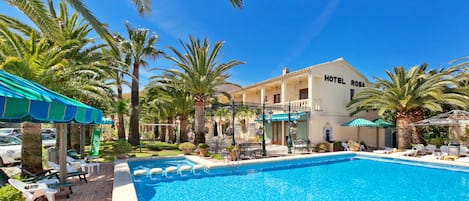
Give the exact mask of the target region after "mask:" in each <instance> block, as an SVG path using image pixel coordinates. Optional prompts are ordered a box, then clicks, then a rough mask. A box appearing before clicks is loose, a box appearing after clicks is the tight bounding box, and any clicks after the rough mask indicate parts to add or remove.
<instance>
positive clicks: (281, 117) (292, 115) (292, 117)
mask: <svg viewBox="0 0 469 201" xmlns="http://www.w3.org/2000/svg"><path fill="white" fill-rule="evenodd" d="M296 114H298V115H297V116H298V119H301V117H302V116H304V115H305V114H306V112H298V113H296ZM264 118H265V120H266V121H268V120H269V115H267V114H266V115H265V116H264ZM290 120H291V121H295V120H297V119H296V118H295V113H290ZM256 121H261V122H262V117H260V118H259V117H258V118H257V119H256ZM270 121H272V122H280V121H288V113H282V114H273V115H272V119H271V120H270Z"/></svg>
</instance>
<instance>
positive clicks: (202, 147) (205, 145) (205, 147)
mask: <svg viewBox="0 0 469 201" xmlns="http://www.w3.org/2000/svg"><path fill="white" fill-rule="evenodd" d="M208 147H209V146H208V144H205V143H200V144H199V149H207V148H208Z"/></svg>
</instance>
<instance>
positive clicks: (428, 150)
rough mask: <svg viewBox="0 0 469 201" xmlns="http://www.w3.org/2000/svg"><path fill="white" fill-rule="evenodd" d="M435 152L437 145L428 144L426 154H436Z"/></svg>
mask: <svg viewBox="0 0 469 201" xmlns="http://www.w3.org/2000/svg"><path fill="white" fill-rule="evenodd" d="M435 150H436V145H433V144H428V145H427V146H425V152H426V153H433V152H435Z"/></svg>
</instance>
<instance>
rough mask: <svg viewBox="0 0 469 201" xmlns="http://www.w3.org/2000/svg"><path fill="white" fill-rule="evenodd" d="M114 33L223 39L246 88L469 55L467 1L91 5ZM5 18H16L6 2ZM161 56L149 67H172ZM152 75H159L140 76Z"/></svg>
mask: <svg viewBox="0 0 469 201" xmlns="http://www.w3.org/2000/svg"><path fill="white" fill-rule="evenodd" d="M84 3H85V4H86V5H87V6H88V8H89V9H90V10H91V11H92V12H93V13H94V15H95V16H96V17H97V18H98V19H99V20H100V21H102V22H103V23H105V24H108V25H109V29H110V30H111V31H113V32H119V33H121V34H124V35H125V33H126V32H125V26H124V23H125V22H126V21H128V22H129V23H130V24H131V25H132V26H134V27H140V28H148V29H150V30H152V31H153V32H154V33H155V34H157V35H158V36H159V39H160V40H159V42H158V43H157V47H158V48H161V49H162V50H163V51H167V52H169V51H168V49H167V47H168V46H173V47H176V48H178V49H180V45H179V43H178V39H182V40H184V41H187V39H188V35H189V34H192V35H193V36H196V37H199V38H204V37H208V38H209V39H210V41H211V42H212V43H213V42H215V41H225V45H224V48H223V49H222V52H223V57H222V60H223V61H227V60H229V59H236V60H240V61H244V62H246V64H244V65H241V66H237V67H235V68H234V69H233V70H232V71H231V72H230V73H231V75H232V76H231V78H230V79H229V80H230V81H232V82H235V83H238V84H241V85H243V86H246V85H249V84H252V83H255V82H259V81H262V80H265V79H268V78H271V77H274V76H278V75H280V74H281V70H282V68H283V67H289V69H290V71H294V70H297V69H301V68H304V67H307V66H310V65H314V64H318V63H321V62H326V61H330V60H334V59H336V58H339V57H343V58H345V60H346V61H348V62H349V63H350V64H351V65H352V66H354V67H355V68H357V70H359V71H360V72H362V73H363V74H364V75H365V76H366V77H367V78H368V79H369V80H370V81H372V80H373V79H372V77H373V76H377V77H380V78H384V77H385V74H384V71H385V70H386V69H389V70H390V69H392V68H393V67H394V66H405V67H410V66H412V65H418V64H421V63H428V64H429V65H430V67H431V68H438V67H446V66H448V62H450V61H451V60H453V59H456V58H460V57H463V56H468V55H469V34H468V31H469V12H468V10H469V1H463V0H453V1H436V0H434V1H426V0H412V1H407V0H393V1H372V0H353V1H345V0H342V1H341V0H332V1H324V0H318V1H311V0H287V1H285V0H283V1H280V0H246V1H245V7H244V8H243V9H241V10H239V9H234V8H232V7H231V6H230V4H229V3H228V0H153V7H152V13H151V15H149V16H145V17H140V16H138V15H137V12H136V11H135V9H134V7H133V5H132V4H131V3H130V0H119V1H116V0H98V1H96V0H85V1H84ZM0 6H1V7H0V13H12V9H11V8H8V7H7V6H6V4H5V3H3V2H1V3H0ZM171 65H172V64H171V63H169V62H168V61H166V60H165V59H163V58H160V59H159V60H157V61H156V62H151V64H150V66H149V67H160V68H161V67H162V68H168V67H171ZM141 72H142V74H141V78H142V79H143V83H142V84H145V81H146V78H147V77H149V76H150V75H153V74H154V73H157V72H150V73H148V72H145V70H142V71H141Z"/></svg>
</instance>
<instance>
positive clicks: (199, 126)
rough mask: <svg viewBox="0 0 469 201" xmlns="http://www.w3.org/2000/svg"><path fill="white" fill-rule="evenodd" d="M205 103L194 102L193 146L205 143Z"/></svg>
mask: <svg viewBox="0 0 469 201" xmlns="http://www.w3.org/2000/svg"><path fill="white" fill-rule="evenodd" d="M204 129H205V102H204V101H203V100H202V101H195V139H194V144H196V145H198V144H199V143H205V132H204Z"/></svg>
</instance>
